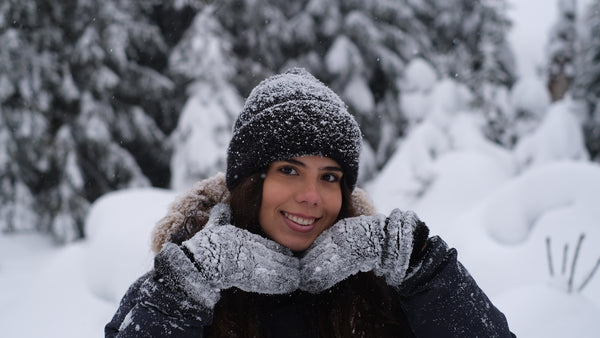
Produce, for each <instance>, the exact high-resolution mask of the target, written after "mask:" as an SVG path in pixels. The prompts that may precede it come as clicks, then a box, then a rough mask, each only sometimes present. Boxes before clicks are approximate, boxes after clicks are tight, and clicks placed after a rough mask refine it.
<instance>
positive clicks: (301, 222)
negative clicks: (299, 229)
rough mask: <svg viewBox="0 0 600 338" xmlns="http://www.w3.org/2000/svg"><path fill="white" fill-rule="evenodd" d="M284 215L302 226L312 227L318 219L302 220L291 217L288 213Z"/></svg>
mask: <svg viewBox="0 0 600 338" xmlns="http://www.w3.org/2000/svg"><path fill="white" fill-rule="evenodd" d="M283 215H284V216H285V217H287V218H288V219H290V220H292V221H293V222H295V223H298V224H300V225H311V224H313V223H314V222H315V220H316V218H302V217H298V216H294V215H290V214H288V213H287V212H284V213H283Z"/></svg>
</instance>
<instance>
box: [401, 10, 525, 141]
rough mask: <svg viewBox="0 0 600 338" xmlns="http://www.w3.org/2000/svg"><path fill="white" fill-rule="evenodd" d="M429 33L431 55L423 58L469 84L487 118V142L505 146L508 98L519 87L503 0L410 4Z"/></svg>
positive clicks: (449, 75)
mask: <svg viewBox="0 0 600 338" xmlns="http://www.w3.org/2000/svg"><path fill="white" fill-rule="evenodd" d="M412 3H413V6H414V9H415V13H416V15H417V18H418V19H419V20H420V21H421V22H422V23H423V25H424V26H425V27H426V32H427V33H426V34H427V36H428V37H429V39H430V40H431V42H430V43H431V50H430V51H428V53H427V54H425V56H426V57H427V58H429V59H431V60H430V62H431V63H432V64H433V65H434V66H435V67H436V68H437V69H438V71H439V72H440V73H441V74H442V75H443V76H446V77H451V78H453V79H455V80H456V81H458V82H461V83H464V84H466V85H467V86H468V87H469V88H470V89H471V90H472V91H473V92H474V93H475V101H474V102H473V104H474V106H475V107H476V108H479V109H481V110H482V111H483V112H484V114H485V115H486V116H485V118H486V121H487V127H486V128H487V130H486V134H487V135H488V137H489V138H490V139H492V140H494V141H496V142H498V143H503V142H502V139H503V135H502V134H503V133H504V130H505V128H506V123H508V122H507V121H508V118H507V117H506V115H509V114H510V112H508V111H506V109H507V105H506V102H505V101H506V100H505V98H506V96H507V95H506V92H507V91H508V89H509V88H510V87H511V86H512V85H513V84H514V82H515V60H514V56H513V54H512V51H511V49H510V46H509V44H508V41H507V39H506V35H507V33H508V30H509V28H510V25H511V23H510V20H509V19H508V16H507V13H506V12H507V6H508V5H507V2H506V1H505V0H484V1H472V0H450V1H448V0H424V1H414V2H412Z"/></svg>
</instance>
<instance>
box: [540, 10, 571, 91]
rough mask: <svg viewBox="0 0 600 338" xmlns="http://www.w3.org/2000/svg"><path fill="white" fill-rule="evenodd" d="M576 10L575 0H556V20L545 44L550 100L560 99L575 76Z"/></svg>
mask: <svg viewBox="0 0 600 338" xmlns="http://www.w3.org/2000/svg"><path fill="white" fill-rule="evenodd" d="M576 10H577V7H576V1H575V0H558V20H557V22H556V23H555V24H554V25H553V26H552V28H551V30H550V37H549V39H548V40H549V41H548V45H547V55H548V59H549V61H548V70H547V72H548V89H549V91H550V96H551V97H552V101H557V100H560V99H562V98H563V96H564V95H565V93H566V92H567V91H568V90H569V89H570V87H571V83H572V82H573V79H574V78H575V61H576V60H575V56H576V50H575V48H576V46H577V27H576V21H577V18H576Z"/></svg>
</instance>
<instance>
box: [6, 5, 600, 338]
mask: <svg viewBox="0 0 600 338" xmlns="http://www.w3.org/2000/svg"><path fill="white" fill-rule="evenodd" d="M584 3H585V5H584V6H582V4H581V3H580V4H578V3H576V0H559V1H551V2H547V3H546V6H555V7H556V10H555V11H554V13H556V15H555V17H554V18H552V20H553V24H552V25H551V28H550V29H549V30H548V31H547V32H545V34H544V35H542V36H538V37H537V38H538V39H543V40H544V44H545V46H546V48H545V55H544V60H543V61H542V62H541V63H540V64H537V65H536V66H535V67H534V71H533V73H530V74H529V73H528V74H524V73H523V72H522V70H521V71H519V69H518V67H517V66H518V61H519V60H518V52H519V51H518V50H515V46H514V45H511V43H510V42H509V41H508V35H509V33H510V32H511V29H513V23H512V21H511V19H510V17H509V12H510V9H511V6H512V5H514V4H511V3H509V2H508V1H506V0H482V1H474V0H452V1H449V0H395V1H394V0H369V1H364V0H347V1H337V0H310V1H306V0H302V1H282V0H270V1H267V0H221V1H201V0H168V1H155V0H153V1H131V0H106V1H93V0H64V1H52V2H51V1H39V0H8V1H3V2H2V3H1V4H0V230H1V232H2V235H0V236H1V239H2V241H1V242H0V244H1V245H4V246H5V247H8V245H9V244H8V243H10V239H11V238H12V237H11V236H17V235H18V234H23V233H32V232H35V233H41V234H43V237H47V238H51V239H52V242H53V243H55V244H54V245H58V246H59V247H64V248H67V249H66V250H71V249H72V248H73V245H75V244H76V243H80V242H84V241H86V240H87V241H90V240H91V239H93V236H91V235H90V232H92V230H94V229H95V231H96V233H95V235H96V236H98V233H99V232H98V231H100V230H98V227H99V225H98V224H97V223H94V222H93V218H92V217H91V216H90V210H91V209H93V208H92V206H94V203H95V202H96V203H97V202H98V201H99V200H101V197H106V196H109V195H111V194H110V193H111V192H116V191H120V192H123V191H130V192H131V191H139V190H136V189H145V188H159V189H163V190H164V191H169V192H173V193H175V192H181V191H183V190H186V189H187V188H189V187H190V186H191V184H193V182H195V181H197V180H200V179H202V178H205V177H208V176H212V175H213V174H215V173H216V172H218V171H224V169H225V149H226V146H227V143H228V141H229V138H230V136H231V126H232V124H233V119H234V118H235V117H236V115H237V113H238V112H239V110H240V109H241V106H242V104H243V101H244V98H245V97H246V95H248V93H249V92H250V90H251V89H252V88H253V87H254V86H255V85H256V84H257V83H258V82H259V81H260V80H262V79H264V78H265V77H267V76H269V75H272V74H274V73H278V72H281V71H284V70H286V69H287V68H289V67H293V66H302V67H305V68H307V69H308V70H309V71H311V72H312V73H313V74H315V75H316V76H317V77H318V78H319V79H321V80H322V81H324V82H325V83H327V84H328V85H329V86H331V88H332V89H333V90H334V91H336V92H337V93H339V94H340V96H341V97H342V99H343V100H344V101H345V102H346V103H347V105H348V108H349V110H350V112H351V113H352V114H354V116H355V117H356V118H357V120H358V121H359V123H360V125H361V128H362V131H363V133H364V146H363V154H362V158H361V172H360V178H359V184H360V185H361V186H363V187H365V189H367V190H368V191H369V192H370V193H371V194H372V196H373V199H374V200H375V202H376V205H377V206H378V207H380V208H381V210H382V211H386V210H388V209H389V208H392V207H401V208H405V209H416V210H417V211H418V212H420V214H422V215H423V216H424V218H425V220H426V221H427V222H428V224H430V227H431V228H432V232H434V233H436V232H437V233H441V234H443V235H444V238H445V239H448V238H450V239H451V241H449V242H450V243H451V244H452V245H455V246H457V247H459V249H462V250H463V251H462V252H464V254H465V256H466V260H467V263H469V264H467V266H468V267H469V268H470V269H471V267H473V270H474V271H475V272H476V273H475V274H476V275H477V273H479V271H480V270H479V269H483V266H484V265H485V264H486V262H483V261H478V260H477V259H475V258H470V257H475V256H476V255H477V250H476V249H481V248H482V247H483V245H484V244H489V245H491V246H494V245H498V248H500V247H502V248H503V247H506V246H508V247H511V246H512V247H513V248H514V247H515V246H516V245H517V244H520V243H523V242H524V241H526V240H527V239H528V238H530V237H531V236H532V232H533V231H534V229H533V228H534V225H535V224H537V225H536V227H537V228H540V226H539V222H541V221H540V218H541V217H540V215H541V211H540V210H541V209H543V208H547V206H548V205H552V206H556V205H576V206H578V205H579V204H578V203H579V201H584V204H585V205H586V209H584V210H586V211H585V212H584V215H585V217H584V222H582V223H585V224H588V225H589V224H593V225H594V226H595V228H593V230H590V229H592V228H590V227H587V228H585V227H584V228H581V227H580V228H577V230H568V229H567V230H563V231H562V232H555V233H554V237H553V238H552V239H553V240H554V241H555V242H557V243H558V245H562V244H563V241H570V240H571V239H572V238H577V236H579V234H580V233H585V234H586V235H587V238H588V240H587V241H588V242H586V244H587V247H588V248H589V246H590V241H596V243H598V239H599V238H600V237H594V235H595V234H599V233H598V228H599V227H598V223H599V222H598V217H600V215H598V214H597V211H595V213H593V214H591V215H593V217H591V216H589V215H590V210H592V209H593V210H595V209H597V207H595V206H594V203H596V204H597V201H598V198H597V197H598V196H599V195H598V192H600V189H596V188H598V186H599V185H600V167H598V163H599V162H600V62H599V60H600V1H597V0H588V1H585V2H584ZM578 8H583V10H578ZM531 20H535V18H531ZM466 150H469V151H470V152H471V153H472V152H473V151H474V150H477V152H478V153H479V154H485V156H486V157H485V159H484V158H483V157H473V156H472V154H471V153H470V154H471V155H465V154H466V153H467V152H466ZM491 159H493V160H491ZM553 165H554V166H553ZM459 172H460V173H461V174H458V173H459ZM452 175H454V176H452ZM467 175H469V176H471V177H470V178H471V179H472V178H473V177H477V178H480V181H474V180H471V181H470V184H472V185H471V186H465V185H464V184H461V182H463V181H464V180H460V179H457V178H463V177H465V176H467ZM544 178H547V180H544ZM536 180H538V181H536ZM515 181H518V182H517V183H513V182H515ZM531 182H534V183H531ZM535 182H537V183H535ZM548 182H552V183H553V184H555V183H556V184H558V183H557V182H559V183H563V184H564V185H565V187H561V188H556V187H555V186H553V185H552V184H548ZM526 186H529V187H532V188H531V189H525V188H523V187H526ZM574 187H575V188H577V189H578V190H577V192H574V191H575V188H574ZM444 189H445V190H444ZM548 189H549V190H548ZM532 190H533V191H536V192H537V193H538V194H542V196H543V198H541V197H540V195H535V194H531V195H527V194H530V193H531V191H532ZM440 191H443V192H442V193H440ZM484 191H485V192H487V193H488V194H489V192H490V191H500V192H499V193H497V194H495V195H494V196H492V197H490V198H488V199H487V200H486V201H487V202H486V203H484V205H480V206H479V207H478V208H476V211H474V212H472V213H470V214H469V215H468V216H466V217H467V218H466V219H470V220H476V221H477V222H478V223H480V224H479V230H477V231H479V232H481V231H485V232H486V234H487V235H486V236H487V237H485V238H490V239H486V240H481V241H480V243H481V246H473V245H472V244H470V243H467V241H468V240H472V239H473V238H479V239H480V238H484V237H477V236H483V235H481V234H479V232H477V231H475V232H474V231H473V229H462V230H460V231H458V230H457V229H456V228H452V230H453V231H450V228H449V225H448V223H452V222H450V221H449V220H448V218H447V217H448V216H449V215H453V216H456V217H455V218H453V220H456V219H459V218H458V216H457V215H458V214H459V213H458V212H457V211H456V210H457V208H458V209H460V208H462V209H460V211H465V210H467V209H468V208H467V205H469V206H471V205H473V204H474V203H475V202H476V201H477V200H478V199H483V197H485V196H486V193H484ZM548 191H550V192H548ZM580 191H584V193H580ZM582 194H583V195H585V197H581V196H582ZM450 195H452V196H450ZM524 195H525V197H524ZM144 196H147V195H144ZM168 196H169V199H171V197H172V195H168ZM548 196H554V197H553V198H554V199H553V198H551V197H548ZM434 197H438V199H437V200H436V198H434ZM442 197H444V198H442ZM130 198H140V199H141V195H135V194H133V195H131V196H130ZM498 200H501V201H502V203H494V201H498ZM440 201H441V202H440ZM594 201H595V202H594ZM120 202H121V204H120V205H121V207H123V205H125V206H127V205H128V204H127V203H132V202H131V200H127V199H123V200H120ZM461 203H462V204H461ZM561 203H562V204H561ZM130 205H131V204H130ZM148 205H152V204H151V203H148V204H147V205H146V206H148ZM498 205H502V206H503V207H498ZM453 208H454V210H453V212H451V211H450V209H453ZM124 209H125V210H120V212H122V213H123V214H124V213H126V212H129V213H137V214H135V215H133V216H131V215H129V216H128V217H129V218H128V220H131V219H132V218H131V217H133V219H134V221H133V222H135V219H136V216H137V219H138V220H139V219H140V218H143V217H141V215H140V213H144V210H143V209H141V208H136V205H132V206H131V208H127V207H125V208H124ZM111 210H112V211H114V210H115V209H104V211H105V212H109V213H110V212H111ZM471 210H473V209H471ZM164 211H166V210H164V209H161V210H159V211H158V215H160V214H161V212H164ZM486 212H487V214H486V215H491V216H489V217H488V218H485V217H483V216H481V215H483V214H484V213H486ZM502 212H505V213H504V214H502ZM119 215H122V214H119ZM577 215H581V213H580V214H577ZM469 217H470V218H469ZM464 219H465V218H464V217H463V220H464ZM112 220H114V219H112ZM572 221H580V219H579V218H577V217H572V218H571V219H568V218H565V219H562V223H561V224H568V223H570V222H572ZM477 222H475V221H472V222H470V223H469V222H466V223H468V224H473V223H477ZM482 222H483V223H485V224H481V223H482ZM536 222H538V223H536ZM558 223H560V222H558ZM452 224H453V223H452ZM94 226H95V227H94ZM124 226H125V225H124V224H112V225H111V226H107V227H106V229H113V230H114V229H115V228H117V227H124ZM150 226H151V225H150ZM146 227H148V224H146ZM480 228H484V230H481V229H480ZM582 229H583V230H582ZM105 231H106V230H105ZM457 234H461V235H463V238H462V239H461V238H460V237H459V236H458V235H457ZM465 234H468V235H469V236H472V237H468V238H464V237H465V236H464V235H465ZM563 234H564V236H562V235H563ZM108 235H110V234H107V236H108ZM546 235H548V234H547V233H546V234H540V236H542V237H543V236H546ZM569 236H571V237H569ZM573 236H574V237H573ZM98 238H99V237H96V239H98ZM38 241H39V240H34V241H27V242H25V243H27V244H28V245H31V246H34V245H39V242H38ZM101 243H103V244H108V243H109V241H108V240H107V241H105V242H101ZM571 243H572V245H573V244H574V243H576V241H575V240H572V241H571ZM592 243H593V242H592ZM146 244H147V243H146ZM536 245H537V244H536ZM555 245H556V244H555ZM68 248H71V249H68ZM13 249H14V250H12V249H11V250H12V252H13V254H14V252H21V253H23V254H25V253H24V252H26V251H28V250H34V251H35V250H39V249H37V248H35V249H34V248H33V247H32V248H19V249H16V248H13ZM0 250H2V248H0ZM98 250H99V251H102V250H101V249H98ZM104 250H107V249H104ZM140 250H141V249H140ZM470 250H471V251H470ZM498 250H504V249H498ZM528 250H533V249H531V248H529V249H528ZM535 250H536V252H539V253H540V254H543V255H545V252H546V251H544V250H546V249H545V248H544V246H543V243H542V244H539V247H538V246H536V247H535ZM571 250H573V247H571ZM2 252H8V250H5V251H2ZM132 252H133V250H132V251H131V252H129V254H131V255H135V254H133V253H132ZM494 252H495V253H497V254H498V252H500V251H494ZM502 252H504V251H502ZM526 252H527V253H530V251H526ZM566 252H567V249H565V255H566ZM571 252H572V251H571ZM521 253H523V252H521ZM470 254H471V255H470ZM498 255H500V254H498ZM510 255H518V250H513V253H511V254H510ZM483 256H484V257H485V255H483ZM503 257H504V256H503ZM511 257H513V256H511ZM544 257H545V256H544ZM598 257H599V256H595V255H594V254H588V255H587V256H585V257H584V258H583V261H582V263H581V264H582V265H583V264H584V263H585V262H589V264H588V265H587V266H585V265H584V266H583V267H584V268H583V272H587V271H589V272H593V271H594V270H593V269H594V266H596V267H597V265H594V262H595V260H596V259H597V258H598ZM114 258H115V259H117V260H118V259H119V257H114ZM513 258H514V257H513ZM553 258H554V260H555V264H558V263H557V262H560V259H561V256H560V255H559V254H555V257H553ZM481 259H483V258H481ZM544 263H545V262H544ZM506 265H508V263H507V264H506ZM563 265H564V263H563ZM2 267H3V266H2V264H0V277H2V272H3V271H2ZM505 268H506V269H508V266H506V267H505ZM529 268H531V267H529ZM498 269H500V270H501V271H503V270H502V268H498ZM521 269H525V268H523V267H521V268H520V269H517V270H518V271H521ZM547 270H548V269H547V267H546V266H543V267H542V268H538V269H536V270H535V271H536V272H539V271H543V272H540V274H546V275H547V274H548V273H547ZM563 270H564V268H563ZM137 272H138V271H136V273H137ZM583 272H582V273H583ZM480 274H481V280H482V281H483V284H484V285H487V286H488V287H489V289H491V292H492V294H493V292H494V291H495V290H494V284H493V283H492V282H487V281H486V276H485V274H483V273H480ZM589 276H592V275H591V274H590V275H589ZM96 277H98V275H96ZM113 277H114V276H113ZM104 278H106V277H104ZM127 278H132V277H131V276H130V275H127ZM489 278H490V280H491V279H493V278H496V279H498V278H502V277H501V276H500V277H499V276H498V275H490V277H489ZM99 279H102V278H100V277H99ZM117 279H118V277H117ZM123 279H125V278H123ZM131 281H132V280H130V279H126V280H125V281H124V282H123V283H122V284H123V285H127V284H128V283H130V282H131ZM598 281H600V278H599V277H596V280H594V279H591V282H589V281H588V282H586V280H585V279H582V282H586V283H590V284H593V285H592V286H589V287H588V288H589V289H592V290H593V291H588V292H589V293H588V294H587V296H586V297H583V298H577V300H576V301H575V302H574V303H573V301H572V300H569V301H563V299H562V298H561V300H560V304H562V305H565V304H568V305H573V306H572V308H576V309H578V311H584V310H585V311H584V312H586V313H587V314H588V315H590V314H599V313H600V310H599V309H600V300H599V299H595V300H594V298H595V297H596V296H597V295H598V296H600V291H597V290H600V286H597V284H600V283H598ZM1 282H2V279H1V278H0V285H1ZM566 282H569V281H566ZM107 283H110V282H107ZM486 283H487V284H486ZM508 284H510V282H509V283H508ZM579 284H582V283H579ZM10 285H13V284H10ZM15 285H16V284H15ZM565 285H566V284H565ZM565 285H561V286H560V287H559V288H558V289H562V290H563V291H565V292H563V293H561V295H563V294H564V295H569V293H571V289H570V286H571V284H570V283H569V285H567V286H565ZM120 287H121V286H120ZM92 288H93V286H92ZM98 289H102V290H103V292H105V291H106V286H104V287H97V288H96V291H97V290H98ZM116 289H117V290H116V291H115V290H113V291H114V293H113V294H110V295H106V294H104V296H101V297H100V298H104V299H105V300H109V301H110V302H112V303H111V306H114V304H115V302H118V298H119V297H120V296H121V295H122V291H124V290H122V287H121V289H119V288H116ZM589 289H588V290H589ZM530 291H531V290H528V292H529V293H528V294H529V295H531V292H530ZM544 292H549V291H547V290H546V291H544ZM96 293H102V292H96ZM105 293H106V292H105ZM517 295H518V296H517ZM517 295H513V297H514V298H515V299H516V298H520V299H522V298H523V295H522V294H517ZM590 295H593V296H590ZM544 296H546V294H544ZM584 296H585V294H584ZM540 297H542V295H540ZM553 297H554V298H553ZM556 297H562V296H556V295H555V294H552V297H545V298H546V299H548V298H551V299H553V300H556ZM578 297H579V296H578ZM7 299H8V298H2V297H0V308H2V307H3V305H2V302H1V301H2V300H5V301H6V300H7ZM115 299H116V301H115ZM504 299H505V301H504V304H505V305H506V308H508V310H511V309H512V310H514V311H517V312H513V313H512V314H513V317H514V318H517V317H518V316H516V315H515V314H519V312H518V310H516V306H514V307H511V304H513V303H511V302H510V301H509V300H506V299H512V298H510V297H508V298H504ZM571 299H572V298H571ZM590 299H592V301H590ZM498 300H499V302H500V303H502V298H501V297H498ZM6 304H13V303H11V302H8V301H7V303H6ZM582 304H584V305H585V306H584V305H582ZM88 305H89V303H88ZM564 307H565V309H564V311H571V310H572V308H571V307H569V306H564ZM110 309H111V310H108V311H105V312H103V315H106V314H109V313H110V312H111V311H114V308H113V307H110ZM590 309H591V310H590ZM4 310H5V311H9V309H4ZM536 310H540V311H542V307H541V306H540V308H536ZM575 312H576V313H578V314H580V312H577V311H575ZM566 313H567V312H560V313H559V314H560V315H561V316H564V315H565V314H566ZM109 315H110V314H109ZM584 317H585V316H584ZM510 318H511V316H510V315H509V319H510ZM585 318H587V317H585ZM585 318H584V320H585ZM105 319H107V318H100V319H99V320H98V322H102V320H105ZM546 319H547V318H546V317H544V320H546ZM540 320H541V319H540ZM569 323H572V322H569V321H567V324H569ZM577 323H579V322H577ZM586 323H587V325H579V326H580V327H582V328H583V331H582V332H583V333H584V335H585V333H587V334H590V333H591V332H598V331H596V330H597V328H598V324H594V323H592V322H591V321H589V322H586ZM579 324H580V323H579ZM517 325H518V324H517ZM92 327H93V325H92ZM519 328H521V330H522V331H521V332H524V331H526V328H527V325H526V324H523V325H522V326H520V327H519ZM100 329H101V326H100ZM536 330H537V331H536ZM9 332H10V331H9ZM532 332H540V331H539V327H535V330H534V329H532ZM571 333H572V332H571ZM580 333H581V332H580ZM79 336H81V335H79ZM83 336H85V335H83ZM525 336H528V335H525ZM541 336H544V337H549V335H547V334H545V335H541V334H540V337H541ZM557 336H558V335H557Z"/></svg>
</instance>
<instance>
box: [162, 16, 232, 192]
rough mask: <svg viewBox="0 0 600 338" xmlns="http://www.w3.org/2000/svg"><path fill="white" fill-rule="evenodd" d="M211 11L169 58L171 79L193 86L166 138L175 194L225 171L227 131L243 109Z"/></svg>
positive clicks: (228, 48) (227, 50)
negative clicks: (168, 139)
mask: <svg viewBox="0 0 600 338" xmlns="http://www.w3.org/2000/svg"><path fill="white" fill-rule="evenodd" d="M214 10H215V6H206V7H205V8H203V9H202V10H201V11H199V12H198V14H197V15H196V17H195V18H194V20H193V23H192V25H191V26H190V28H189V29H188V30H187V31H186V33H185V34H184V36H183V38H182V39H181V41H180V42H179V44H177V46H175V48H174V49H173V51H172V53H171V56H170V58H169V69H170V73H172V74H175V76H176V77H179V78H185V79H186V81H185V82H186V83H187V82H190V81H192V82H190V84H189V85H188V87H187V93H188V95H189V98H188V100H187V102H186V104H185V106H184V107H183V110H182V112H181V116H180V118H179V121H178V124H177V128H176V129H175V130H174V131H173V133H172V134H171V135H170V141H171V143H172V145H173V156H172V158H171V188H172V189H175V190H184V189H188V188H189V187H190V186H191V185H192V184H193V183H194V182H196V181H198V180H200V179H204V178H207V177H209V176H212V175H214V174H215V172H217V171H221V172H224V171H225V161H226V157H225V156H226V150H227V145H228V144H229V140H230V139H231V130H232V128H231V126H232V125H233V121H234V119H235V118H236V117H237V114H238V113H239V111H240V110H241V108H242V98H241V97H240V95H239V94H238V92H237V89H236V88H235V87H234V86H233V85H232V84H231V82H230V81H231V78H232V76H233V74H234V64H235V63H234V62H233V61H232V57H231V43H230V40H231V38H230V37H229V36H228V35H227V34H226V31H225V30H224V29H223V28H222V27H221V25H220V23H219V22H218V21H217V20H215V18H214Z"/></svg>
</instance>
